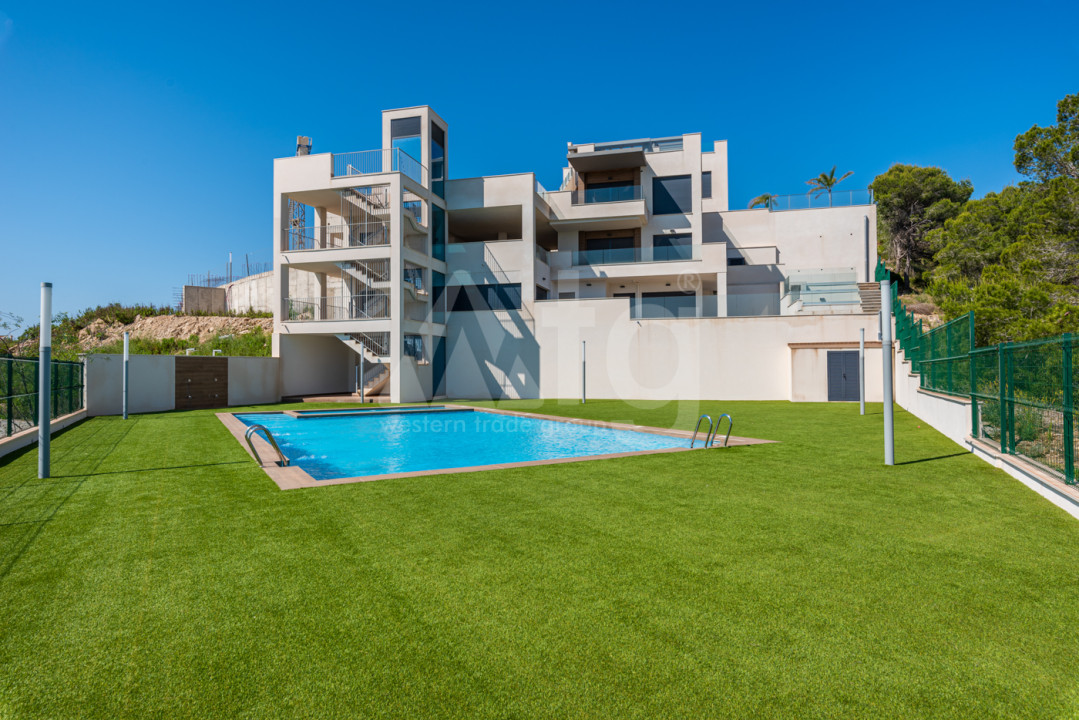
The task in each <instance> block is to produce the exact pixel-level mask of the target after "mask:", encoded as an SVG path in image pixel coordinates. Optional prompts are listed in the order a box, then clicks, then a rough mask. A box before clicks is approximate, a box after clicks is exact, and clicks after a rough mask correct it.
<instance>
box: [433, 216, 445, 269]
mask: <svg viewBox="0 0 1079 720" xmlns="http://www.w3.org/2000/svg"><path fill="white" fill-rule="evenodd" d="M431 257H433V258H434V259H436V260H445V259H446V211H445V210H443V209H442V208H440V207H439V206H438V205H435V204H434V203H431Z"/></svg>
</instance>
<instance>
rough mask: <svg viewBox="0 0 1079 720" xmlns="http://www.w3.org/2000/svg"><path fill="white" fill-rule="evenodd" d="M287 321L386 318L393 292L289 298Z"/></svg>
mask: <svg viewBox="0 0 1079 720" xmlns="http://www.w3.org/2000/svg"><path fill="white" fill-rule="evenodd" d="M283 309H284V317H285V321H286V322H313V321H321V320H385V319H387V318H389V317H390V294H389V293H388V292H382V291H371V292H365V293H359V294H356V295H344V296H336V297H316V298H285V299H284V308H283Z"/></svg>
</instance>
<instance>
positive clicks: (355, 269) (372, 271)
mask: <svg viewBox="0 0 1079 720" xmlns="http://www.w3.org/2000/svg"><path fill="white" fill-rule="evenodd" d="M335 264H336V265H337V267H338V268H340V269H341V272H343V273H346V274H347V275H348V276H349V277H351V278H353V279H354V280H357V281H359V282H360V283H361V284H363V285H364V286H366V287H369V288H373V287H375V286H376V285H379V284H383V283H385V282H386V281H388V280H389V279H390V261H389V260H388V259H386V260H372V261H367V262H355V261H349V262H339V263H335Z"/></svg>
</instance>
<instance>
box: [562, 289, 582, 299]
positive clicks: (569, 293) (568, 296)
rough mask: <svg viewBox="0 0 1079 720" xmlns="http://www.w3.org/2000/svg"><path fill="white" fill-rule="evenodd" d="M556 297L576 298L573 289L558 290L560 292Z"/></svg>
mask: <svg viewBox="0 0 1079 720" xmlns="http://www.w3.org/2000/svg"><path fill="white" fill-rule="evenodd" d="M558 299H559V300H576V299H577V293H576V292H574V291H573V290H570V291H568V292H560V293H558Z"/></svg>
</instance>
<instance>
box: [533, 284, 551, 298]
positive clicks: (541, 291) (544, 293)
mask: <svg viewBox="0 0 1079 720" xmlns="http://www.w3.org/2000/svg"><path fill="white" fill-rule="evenodd" d="M550 296H551V293H550V291H549V290H547V288H545V287H543V286H542V285H537V286H536V299H537V300H546V299H547V298H549V297H550Z"/></svg>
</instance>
